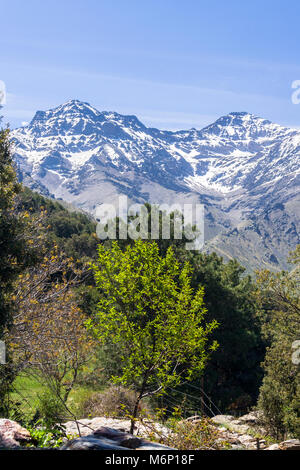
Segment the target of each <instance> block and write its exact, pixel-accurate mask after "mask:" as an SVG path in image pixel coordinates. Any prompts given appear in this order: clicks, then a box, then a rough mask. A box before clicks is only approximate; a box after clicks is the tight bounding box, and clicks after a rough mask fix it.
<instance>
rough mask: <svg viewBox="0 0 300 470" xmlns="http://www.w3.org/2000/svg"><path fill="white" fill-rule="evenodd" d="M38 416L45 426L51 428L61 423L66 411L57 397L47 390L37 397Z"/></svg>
mask: <svg viewBox="0 0 300 470" xmlns="http://www.w3.org/2000/svg"><path fill="white" fill-rule="evenodd" d="M38 414H39V416H40V417H41V418H42V420H43V421H44V422H45V423H46V425H47V426H51V425H55V424H56V423H61V422H63V421H64V419H66V414H67V411H66V408H65V407H64V404H63V402H62V401H61V400H60V399H59V397H57V396H56V395H55V394H54V393H52V392H51V391H50V390H47V391H46V392H44V393H43V395H41V396H40V397H39V407H38Z"/></svg>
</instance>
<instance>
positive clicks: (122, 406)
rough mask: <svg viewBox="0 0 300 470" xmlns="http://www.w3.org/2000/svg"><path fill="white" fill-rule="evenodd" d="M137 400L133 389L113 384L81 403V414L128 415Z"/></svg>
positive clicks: (93, 415)
mask: <svg viewBox="0 0 300 470" xmlns="http://www.w3.org/2000/svg"><path fill="white" fill-rule="evenodd" d="M135 401H136V394H135V392H134V391H133V390H129V389H127V388H124V387H121V386H116V385H112V386H111V387H109V388H108V389H107V390H105V391H104V392H97V393H93V394H92V395H91V396H90V397H88V398H87V399H86V400H85V401H84V402H83V403H82V405H81V414H82V415H83V416H84V417H87V416H91V417H95V416H108V417H118V418H121V417H128V416H129V415H130V414H131V412H132V409H133V407H134V403H135ZM143 406H145V405H143Z"/></svg>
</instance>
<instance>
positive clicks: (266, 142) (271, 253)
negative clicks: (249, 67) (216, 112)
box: [13, 100, 300, 269]
mask: <svg viewBox="0 0 300 470" xmlns="http://www.w3.org/2000/svg"><path fill="white" fill-rule="evenodd" d="M13 137H14V142H15V159H16V162H17V165H18V168H19V174H20V179H22V180H23V181H24V183H25V184H26V185H28V186H29V187H31V188H32V189H35V190H37V191H39V192H41V193H44V194H45V195H53V196H54V197H55V198H58V199H64V200H65V201H67V202H69V203H72V204H74V205H75V206H77V207H79V208H81V209H83V210H86V211H88V212H90V213H92V214H94V213H95V210H96V208H97V206H98V205H99V204H101V203H103V202H109V203H112V202H113V203H116V202H117V197H118V196H119V195H120V194H126V195H127V196H128V197H129V198H130V200H131V201H135V202H144V201H150V202H152V203H167V204H172V203H174V202H177V201H178V202H181V203H184V202H201V203H203V204H204V205H205V213H206V220H205V240H206V248H205V249H207V250H215V251H217V252H218V253H219V254H221V255H222V256H224V257H225V258H230V257H232V256H233V257H236V258H238V259H239V260H240V261H241V262H242V263H243V264H244V265H245V266H246V267H247V268H249V269H254V268H257V267H269V268H272V269H279V268H281V267H286V265H285V258H286V255H287V253H288V251H289V250H290V249H293V248H294V247H295V246H296V244H298V243H300V236H299V222H300V220H299V219H300V211H299V202H300V196H299V183H300V171H299V168H300V131H299V130H295V129H288V128H284V127H281V126H279V125H277V124H273V123H271V122H269V121H267V120H264V119H262V118H259V117H257V116H253V115H251V114H248V113H244V112H242V113H230V114H228V115H227V116H223V117H221V118H220V119H218V120H217V121H216V122H215V123H213V124H211V125H210V126H208V127H206V128H204V129H202V130H196V129H190V130H186V131H176V132H171V131H161V130H158V129H154V128H147V127H146V126H145V125H144V124H142V123H141V122H140V121H139V120H138V119H137V118H136V117H135V116H123V115H121V114H118V113H116V112H107V111H103V112H100V111H98V110H96V109H95V108H93V107H92V106H90V105H89V104H87V103H83V102H80V101H77V100H72V101H68V102H67V103H65V104H63V105H61V106H59V107H57V108H55V109H51V110H49V111H38V112H37V113H36V115H35V116H34V118H33V120H32V121H31V123H30V124H29V125H27V126H25V127H22V128H19V129H16V130H15V131H13Z"/></svg>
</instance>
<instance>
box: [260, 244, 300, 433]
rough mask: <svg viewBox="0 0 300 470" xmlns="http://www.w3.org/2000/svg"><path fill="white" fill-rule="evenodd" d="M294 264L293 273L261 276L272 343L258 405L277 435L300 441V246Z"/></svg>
mask: <svg viewBox="0 0 300 470" xmlns="http://www.w3.org/2000/svg"><path fill="white" fill-rule="evenodd" d="M290 262H291V263H293V264H294V268H293V269H292V271H291V272H290V273H288V272H285V271H283V272H281V273H277V274H274V273H271V272H269V271H262V272H260V273H258V279H257V282H258V292H257V295H258V299H259V302H260V307H261V310H260V319H261V322H262V331H263V333H264V335H265V337H266V340H267V341H268V349H267V352H266V357H265V361H264V363H263V367H264V372H265V376H264V379H263V384H262V386H261V389H260V396H259V402H258V406H259V407H260V408H261V409H262V410H263V412H264V417H265V421H266V425H267V426H268V428H269V429H270V431H271V433H272V434H273V435H274V436H276V437H284V436H286V435H291V436H295V437H298V438H299V437H300V371H299V364H297V363H295V362H293V361H292V355H293V352H295V351H294V350H293V343H294V341H297V340H299V333H300V328H299V325H300V245H299V246H298V247H297V249H296V250H295V251H294V252H293V253H292V254H291V257H290ZM298 356H299V355H298Z"/></svg>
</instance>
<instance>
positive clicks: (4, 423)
mask: <svg viewBox="0 0 300 470" xmlns="http://www.w3.org/2000/svg"><path fill="white" fill-rule="evenodd" d="M29 441H31V436H30V432H29V431H27V429H25V428H23V427H22V426H20V424H18V423H16V422H15V421H12V420H10V419H0V447H2V448H7V449H10V448H16V447H20V444H22V443H24V442H29Z"/></svg>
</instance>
